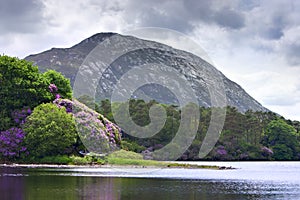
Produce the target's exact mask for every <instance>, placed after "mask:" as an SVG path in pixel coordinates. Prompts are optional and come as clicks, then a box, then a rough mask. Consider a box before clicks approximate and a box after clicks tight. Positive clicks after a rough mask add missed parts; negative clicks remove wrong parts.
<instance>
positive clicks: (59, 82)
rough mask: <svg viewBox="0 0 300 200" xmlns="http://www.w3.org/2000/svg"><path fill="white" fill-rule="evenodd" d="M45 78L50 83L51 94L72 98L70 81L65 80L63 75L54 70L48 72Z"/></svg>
mask: <svg viewBox="0 0 300 200" xmlns="http://www.w3.org/2000/svg"><path fill="white" fill-rule="evenodd" d="M43 76H44V77H45V78H46V80H47V81H48V82H50V87H49V89H50V92H52V93H55V94H59V95H60V96H61V98H65V99H71V98H72V88H71V84H70V80H69V79H67V78H65V77H64V76H63V75H62V74H61V73H59V72H57V71H54V70H48V71H46V72H45V73H44V74H43ZM51 86H52V87H51ZM54 86H55V87H54Z"/></svg>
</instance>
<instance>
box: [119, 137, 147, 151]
mask: <svg viewBox="0 0 300 200" xmlns="http://www.w3.org/2000/svg"><path fill="white" fill-rule="evenodd" d="M121 148H122V149H124V150H126V151H134V152H137V153H141V152H142V151H144V150H146V147H143V146H141V145H139V144H138V143H136V142H134V141H130V140H122V143H121Z"/></svg>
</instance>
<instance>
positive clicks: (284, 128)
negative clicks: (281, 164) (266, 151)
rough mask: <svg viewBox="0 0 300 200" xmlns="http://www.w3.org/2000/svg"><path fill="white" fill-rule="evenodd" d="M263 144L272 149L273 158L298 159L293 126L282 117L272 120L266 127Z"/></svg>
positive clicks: (295, 134) (297, 143)
mask: <svg viewBox="0 0 300 200" xmlns="http://www.w3.org/2000/svg"><path fill="white" fill-rule="evenodd" d="M263 144H264V145H266V146H269V147H271V148H272V149H273V152H274V155H273V157H274V158H275V159H279V160H291V159H298V155H297V154H298V151H299V142H298V140H297V132H296V130H295V128H294V127H293V126H291V125H289V124H287V123H286V122H285V121H284V120H283V119H277V120H272V121H271V122H270V123H269V124H268V126H267V129H266V136H265V138H264V140H263Z"/></svg>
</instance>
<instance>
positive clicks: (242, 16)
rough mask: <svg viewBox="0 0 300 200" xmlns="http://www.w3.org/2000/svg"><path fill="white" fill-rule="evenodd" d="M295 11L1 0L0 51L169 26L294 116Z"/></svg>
mask: <svg viewBox="0 0 300 200" xmlns="http://www.w3.org/2000/svg"><path fill="white" fill-rule="evenodd" d="M299 11H300V1H297V0H273V1H268V0H230V1H229V0H212V1H207V0H176V1H174V0H165V1H161V0H160V1H158V0H152V1H146V0H144V1H141V0H111V1H104V0H85V1H82V0H72V1H69V0H66V1H61V0H26V1H24V0H2V1H0V35H1V37H0V53H1V54H7V55H10V56H17V57H19V58H24V57H25V56H27V55H29V54H35V53H40V52H42V51H45V50H47V49H50V48H52V47H63V48H65V47H70V46H72V45H74V44H76V43H78V42H80V41H81V40H83V39H85V38H87V37H90V36H91V35H93V34H95V33H99V32H118V33H121V34H122V33H128V31H129V32H130V31H131V30H134V29H136V28H141V27H160V28H167V29H172V30H175V31H178V32H180V33H183V34H185V35H186V36H188V37H189V38H191V39H192V40H194V41H195V42H196V43H197V44H198V45H199V46H200V47H201V48H202V49H203V50H204V51H205V52H206V53H207V54H208V56H209V58H210V60H212V61H213V63H214V65H215V67H216V68H218V69H219V70H220V71H222V72H223V73H224V74H225V75H226V76H227V77H228V78H230V79H231V80H233V81H235V82H237V83H238V84H240V85H241V86H242V87H243V88H244V89H245V90H246V91H247V92H248V93H249V94H250V95H251V96H253V97H254V98H255V99H257V100H258V101H259V102H261V103H262V104H263V105H264V106H265V107H267V108H269V109H270V110H272V111H274V112H277V113H279V114H281V115H283V116H284V117H286V118H290V119H295V120H300V79H299V77H300V75H299V74H300V12H299ZM159 41H161V42H163V41H168V43H169V44H171V45H172V44H175V43H176V38H172V36H169V35H160V40H159ZM174 46H175V47H176V45H174ZM186 50H188V49H186Z"/></svg>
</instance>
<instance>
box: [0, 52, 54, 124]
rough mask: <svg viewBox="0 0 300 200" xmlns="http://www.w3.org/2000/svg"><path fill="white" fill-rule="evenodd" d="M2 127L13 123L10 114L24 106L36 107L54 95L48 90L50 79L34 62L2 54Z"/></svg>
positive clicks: (0, 91)
mask: <svg viewBox="0 0 300 200" xmlns="http://www.w3.org/2000/svg"><path fill="white" fill-rule="evenodd" d="M0 85H1V87H0V111H1V112H0V114H1V115H0V128H1V130H4V129H7V128H9V127H10V126H11V125H12V120H8V118H10V114H11V112H12V111H14V110H16V109H21V108H23V107H24V106H28V107H31V108H33V107H35V106H37V105H39V104H40V103H43V102H49V101H50V100H51V99H52V98H53V97H52V95H51V93H50V92H49V90H48V86H49V81H48V80H47V79H46V78H45V77H44V76H41V74H39V71H38V68H37V67H36V66H33V65H32V63H30V62H28V61H25V60H19V59H18V58H12V57H9V56H0Z"/></svg>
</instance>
